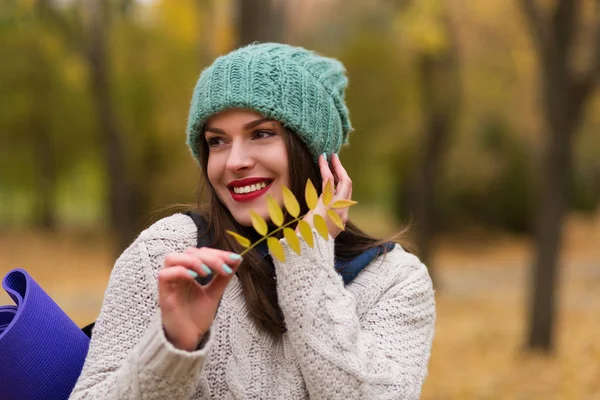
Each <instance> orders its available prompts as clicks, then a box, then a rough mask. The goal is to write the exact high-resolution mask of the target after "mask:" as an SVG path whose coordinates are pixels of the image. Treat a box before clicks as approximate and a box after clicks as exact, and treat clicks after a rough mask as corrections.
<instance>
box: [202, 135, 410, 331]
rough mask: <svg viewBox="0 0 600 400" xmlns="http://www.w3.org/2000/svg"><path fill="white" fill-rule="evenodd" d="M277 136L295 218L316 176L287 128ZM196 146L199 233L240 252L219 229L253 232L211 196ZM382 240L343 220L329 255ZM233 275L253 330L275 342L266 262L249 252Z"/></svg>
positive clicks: (274, 306)
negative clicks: (202, 229)
mask: <svg viewBox="0 0 600 400" xmlns="http://www.w3.org/2000/svg"><path fill="white" fill-rule="evenodd" d="M202 135H204V132H202ZM283 136H284V140H285V145H286V149H287V155H288V161H289V162H288V164H289V176H290V190H291V191H292V193H294V195H295V196H296V198H297V199H298V202H299V203H300V209H301V215H303V214H305V213H306V212H308V206H307V205H306V202H305V200H304V188H305V185H306V181H307V179H309V178H310V179H311V181H312V182H313V183H314V185H315V187H316V188H317V191H318V193H319V195H320V194H321V187H322V180H321V175H320V172H319V169H318V166H317V165H316V164H315V163H314V162H313V159H312V156H311V154H310V153H309V151H308V148H307V147H306V146H305V145H304V143H303V142H302V141H301V140H300V139H299V137H298V136H297V135H296V134H294V133H293V132H291V131H290V130H289V129H287V128H286V129H285V133H284V135H283ZM200 142H201V146H202V147H201V149H200V154H201V160H202V161H201V164H202V175H203V181H202V182H201V191H200V193H199V196H198V210H197V211H199V212H200V213H201V214H202V215H203V217H204V219H205V220H206V221H207V232H199V234H209V233H210V237H211V238H212V240H211V246H212V247H215V248H218V249H223V250H228V251H234V252H238V253H239V252H241V251H243V250H244V249H243V248H242V247H241V246H240V245H239V244H238V243H237V242H236V241H235V239H233V238H232V237H231V236H230V235H228V234H227V233H226V232H225V231H226V230H231V231H234V232H238V233H240V234H241V235H244V236H246V237H249V238H256V237H257V236H256V233H255V232H254V231H253V229H252V228H251V227H244V226H242V225H240V224H239V223H238V222H237V221H236V220H235V218H233V216H232V215H231V213H230V212H229V210H228V209H227V208H226V207H225V206H224V205H223V203H221V201H220V200H219V198H218V197H217V194H216V192H215V190H214V188H213V187H212V185H210V184H209V183H208V182H209V181H208V176H207V163H208V156H209V149H208V145H207V143H206V140H201V141H200ZM291 219H292V217H291V216H290V215H286V221H290V220H291ZM403 233H404V231H403V232H401V233H400V234H398V235H396V236H395V237H394V238H392V239H391V240H394V241H398V238H400V237H401V236H403ZM388 241H389V240H379V239H376V238H374V237H372V236H370V235H368V234H366V233H365V232H363V231H361V230H360V229H359V228H358V227H357V226H356V225H354V224H353V223H352V222H351V221H349V220H348V221H347V222H346V229H345V231H342V232H341V233H340V234H339V235H338V236H337V237H336V239H335V250H334V252H335V257H336V258H338V259H342V260H348V259H352V258H354V257H356V256H357V255H359V254H361V253H363V252H364V251H365V250H367V249H370V248H373V247H377V246H380V245H381V244H383V243H385V242H388ZM237 276H238V278H239V280H240V282H241V284H242V289H243V293H244V297H245V300H246V306H247V307H248V311H249V313H250V316H251V318H252V319H253V321H254V322H255V324H256V325H257V326H258V328H259V329H261V330H263V331H265V332H267V333H269V334H271V335H272V337H273V338H274V339H279V338H281V335H282V334H283V333H284V332H285V331H286V328H285V322H284V318H283V313H282V312H281V308H280V307H279V303H278V300H277V287H276V281H275V279H274V271H273V267H272V264H271V263H270V262H269V261H268V260H265V259H264V258H262V257H261V256H260V254H259V253H258V251H257V250H256V248H255V249H253V250H251V251H249V252H248V253H246V254H245V255H244V260H243V262H242V265H240V267H239V268H238V271H237Z"/></svg>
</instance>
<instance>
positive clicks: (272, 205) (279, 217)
mask: <svg viewBox="0 0 600 400" xmlns="http://www.w3.org/2000/svg"><path fill="white" fill-rule="evenodd" d="M267 206H268V207H269V215H270V216H271V221H273V223H274V224H275V225H277V226H281V224H283V211H281V207H279V204H277V201H276V200H275V199H274V198H273V197H271V196H270V195H267Z"/></svg>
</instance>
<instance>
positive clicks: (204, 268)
mask: <svg viewBox="0 0 600 400" xmlns="http://www.w3.org/2000/svg"><path fill="white" fill-rule="evenodd" d="M200 267H201V268H202V271H204V272H206V274H207V275H210V274H212V271H211V270H210V268H208V267H207V266H206V265H204V264H202V265H201V266H200Z"/></svg>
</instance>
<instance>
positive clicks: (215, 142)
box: [206, 137, 223, 147]
mask: <svg viewBox="0 0 600 400" xmlns="http://www.w3.org/2000/svg"><path fill="white" fill-rule="evenodd" d="M206 143H208V147H216V146H219V145H221V144H223V139H222V138H220V137H212V138H208V139H206Z"/></svg>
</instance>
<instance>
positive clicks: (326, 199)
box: [323, 179, 333, 207]
mask: <svg viewBox="0 0 600 400" xmlns="http://www.w3.org/2000/svg"><path fill="white" fill-rule="evenodd" d="M331 199H333V185H332V183H331V180H330V179H328V180H327V183H326V184H325V189H324V190H323V205H325V207H327V206H328V205H329V203H331Z"/></svg>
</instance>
